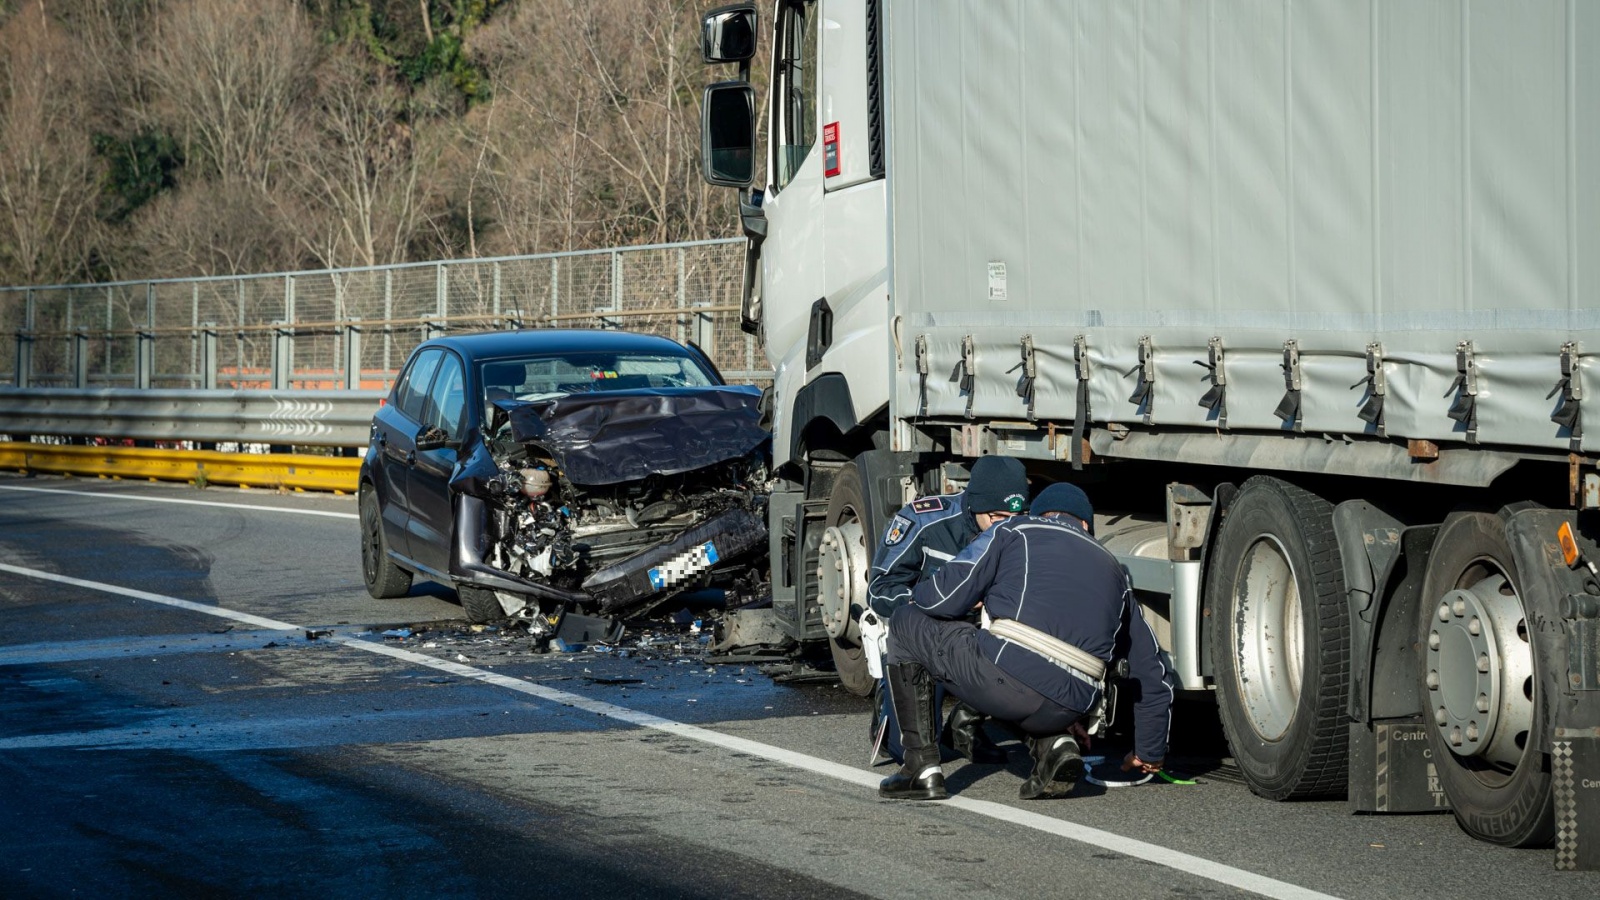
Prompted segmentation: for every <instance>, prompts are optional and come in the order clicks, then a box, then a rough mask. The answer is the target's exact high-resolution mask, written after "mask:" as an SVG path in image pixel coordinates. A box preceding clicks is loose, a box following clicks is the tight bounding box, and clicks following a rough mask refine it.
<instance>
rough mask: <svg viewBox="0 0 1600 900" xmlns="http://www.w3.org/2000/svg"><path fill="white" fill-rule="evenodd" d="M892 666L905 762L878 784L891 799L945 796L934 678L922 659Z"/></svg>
mask: <svg viewBox="0 0 1600 900" xmlns="http://www.w3.org/2000/svg"><path fill="white" fill-rule="evenodd" d="M888 670H889V700H890V702H891V703H893V704H894V714H895V718H897V719H899V720H900V744H901V746H902V747H903V748H904V751H905V753H904V758H905V762H904V763H902V764H901V766H900V771H898V772H896V773H894V774H893V775H890V776H889V777H888V778H885V779H884V780H883V781H882V782H881V783H880V784H879V785H878V796H879V797H883V798H884V799H887V800H943V799H944V798H946V797H948V796H950V794H949V793H948V792H946V791H945V789H944V770H943V769H941V768H939V745H938V744H937V743H935V742H934V732H933V721H934V716H935V715H937V710H935V709H934V708H933V679H932V678H930V677H929V676H928V670H927V669H924V668H923V667H922V665H921V664H920V663H914V662H911V663H894V664H892V665H890V666H888Z"/></svg>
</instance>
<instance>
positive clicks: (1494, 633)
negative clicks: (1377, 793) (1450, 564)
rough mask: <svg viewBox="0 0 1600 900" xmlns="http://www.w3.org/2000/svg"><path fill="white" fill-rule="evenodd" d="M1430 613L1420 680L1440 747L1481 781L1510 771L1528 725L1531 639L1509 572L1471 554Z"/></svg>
mask: <svg viewBox="0 0 1600 900" xmlns="http://www.w3.org/2000/svg"><path fill="white" fill-rule="evenodd" d="M1457 585H1458V587H1456V588H1455V589H1454V590H1450V591H1447V592H1446V593H1445V594H1444V596H1443V597H1441V598H1440V599H1439V601H1438V603H1437V604H1436V606H1435V608H1434V611H1433V615H1432V617H1431V618H1430V619H1429V624H1428V634H1427V663H1426V665H1427V669H1426V675H1425V676H1424V684H1425V686H1426V688H1427V691H1428V710H1429V716H1430V719H1431V720H1432V722H1433V727H1434V729H1435V730H1436V732H1437V733H1438V735H1439V737H1440V738H1441V739H1442V741H1443V743H1444V746H1446V747H1449V748H1450V752H1451V753H1453V754H1455V755H1456V756H1457V757H1459V758H1460V759H1461V760H1463V761H1470V762H1471V763H1472V765H1469V767H1470V768H1476V769H1477V770H1478V772H1479V777H1480V779H1481V780H1483V781H1485V783H1500V782H1503V781H1504V778H1505V776H1506V775H1509V774H1510V773H1512V772H1514V771H1515V770H1516V767H1517V764H1518V762H1519V761H1520V760H1521V758H1522V756H1523V753H1524V752H1525V751H1526V749H1527V746H1528V737H1529V735H1530V734H1531V733H1532V731H1533V717H1534V696H1533V694H1534V671H1533V645H1532V643H1531V642H1530V640H1529V634H1528V620H1527V615H1526V614H1525V613H1524V612H1523V608H1522V599H1521V598H1520V597H1519V596H1518V595H1517V592H1516V587H1515V586H1514V585H1513V584H1512V582H1511V578H1510V574H1509V573H1508V572H1507V571H1506V570H1505V569H1504V568H1503V567H1502V566H1501V565H1500V564H1499V563H1498V562H1496V561H1495V560H1493V559H1488V558H1481V559H1478V560H1475V561H1473V563H1471V564H1470V565H1469V566H1468V567H1467V569H1466V571H1465V572H1463V574H1462V576H1461V578H1459V579H1458V580H1457Z"/></svg>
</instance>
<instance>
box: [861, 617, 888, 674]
mask: <svg viewBox="0 0 1600 900" xmlns="http://www.w3.org/2000/svg"><path fill="white" fill-rule="evenodd" d="M859 625H860V629H861V652H862V653H864V654H866V657H867V673H868V674H869V675H871V676H872V677H873V679H874V680H876V679H879V678H882V677H883V655H884V654H885V653H887V652H889V623H888V622H885V621H884V620H883V619H881V618H879V616H878V614H877V613H875V612H873V611H872V609H871V607H868V608H867V609H866V611H864V612H863V613H861V620H860V623H859Z"/></svg>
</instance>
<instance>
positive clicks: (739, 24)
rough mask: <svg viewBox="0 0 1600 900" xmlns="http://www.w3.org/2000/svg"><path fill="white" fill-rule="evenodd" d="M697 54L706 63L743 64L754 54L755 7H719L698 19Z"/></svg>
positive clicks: (745, 4) (745, 5) (740, 5)
mask: <svg viewBox="0 0 1600 900" xmlns="http://www.w3.org/2000/svg"><path fill="white" fill-rule="evenodd" d="M700 24H701V34H700V55H701V56H702V57H704V58H705V61H706V62H708V63H730V62H745V61H747V60H749V59H751V58H753V57H754V56H755V55H756V8H755V6H754V5H752V4H749V3H738V4H735V5H733V6H719V7H717V8H716V9H713V10H711V11H710V12H708V13H706V14H705V17H704V18H702V19H701V20H700Z"/></svg>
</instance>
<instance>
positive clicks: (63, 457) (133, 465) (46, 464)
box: [0, 442, 361, 493]
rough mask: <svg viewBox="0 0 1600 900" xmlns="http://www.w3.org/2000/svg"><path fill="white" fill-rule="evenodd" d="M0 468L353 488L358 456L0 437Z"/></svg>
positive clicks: (200, 482) (318, 488) (243, 484)
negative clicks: (91, 444)
mask: <svg viewBox="0 0 1600 900" xmlns="http://www.w3.org/2000/svg"><path fill="white" fill-rule="evenodd" d="M0 469H10V470H13V471H19V472H47V473H50V474H55V475H96V476H100V477H102V478H146V479H151V480H159V481H187V482H190V483H193V484H198V485H201V486H204V485H208V484H227V485H237V486H239V487H252V488H282V489H287V490H306V491H344V492H349V493H354V492H355V489H356V479H357V478H358V477H359V472H360V469H361V460H359V459H351V458H347V457H337V456H307V455H303V454H298V453H219V452H217V451H214V450H155V449H149V448H144V447H68V446H61V445H55V444H23V443H6V442H0Z"/></svg>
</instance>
